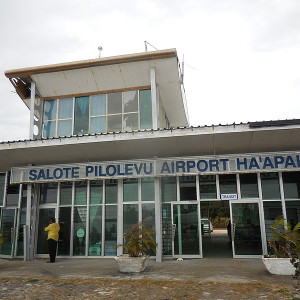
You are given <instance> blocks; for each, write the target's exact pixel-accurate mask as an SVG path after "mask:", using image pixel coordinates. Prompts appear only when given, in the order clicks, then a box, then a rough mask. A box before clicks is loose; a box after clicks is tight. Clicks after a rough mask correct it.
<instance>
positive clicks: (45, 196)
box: [40, 182, 58, 204]
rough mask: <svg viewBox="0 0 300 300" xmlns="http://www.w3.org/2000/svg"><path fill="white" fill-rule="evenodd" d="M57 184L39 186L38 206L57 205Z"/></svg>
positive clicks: (50, 183)
mask: <svg viewBox="0 0 300 300" xmlns="http://www.w3.org/2000/svg"><path fill="white" fill-rule="evenodd" d="M57 185H58V184H57V182H49V183H42V184H41V190H40V191H41V192H40V204H49V203H57Z"/></svg>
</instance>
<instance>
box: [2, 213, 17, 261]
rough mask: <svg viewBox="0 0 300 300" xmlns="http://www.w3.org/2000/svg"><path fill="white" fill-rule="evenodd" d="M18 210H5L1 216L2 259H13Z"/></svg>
mask: <svg viewBox="0 0 300 300" xmlns="http://www.w3.org/2000/svg"><path fill="white" fill-rule="evenodd" d="M16 217H17V209H16V208H9V209H3V210H2V215H1V224H0V225H1V226H0V229H1V233H2V237H1V239H2V241H1V243H0V257H3V258H12V257H13V254H14V247H15V234H16V233H15V230H16Z"/></svg>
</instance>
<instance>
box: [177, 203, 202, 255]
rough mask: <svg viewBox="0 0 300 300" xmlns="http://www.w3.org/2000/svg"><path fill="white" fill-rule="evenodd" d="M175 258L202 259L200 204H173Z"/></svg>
mask: <svg viewBox="0 0 300 300" xmlns="http://www.w3.org/2000/svg"><path fill="white" fill-rule="evenodd" d="M172 212H173V218H172V224H173V225H172V226H173V239H172V240H173V241H172V248H173V256H174V257H201V250H200V249H201V245H200V226H199V225H200V224H199V223H200V222H199V204H198V203H196V204H190V203H186V204H184V203H180V204H172Z"/></svg>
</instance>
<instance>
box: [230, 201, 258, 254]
mask: <svg viewBox="0 0 300 300" xmlns="http://www.w3.org/2000/svg"><path fill="white" fill-rule="evenodd" d="M230 210H231V216H232V217H231V224H232V225H231V227H232V228H231V232H232V247H233V257H241V258H243V257H246V258H247V257H254V256H257V257H261V255H262V241H261V226H260V217H259V216H260V213H259V205H258V202H246V203H245V202H240V203H239V202H232V203H230Z"/></svg>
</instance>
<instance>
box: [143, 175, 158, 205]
mask: <svg viewBox="0 0 300 300" xmlns="http://www.w3.org/2000/svg"><path fill="white" fill-rule="evenodd" d="M141 181H142V201H155V190H154V178H142V179H141Z"/></svg>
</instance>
